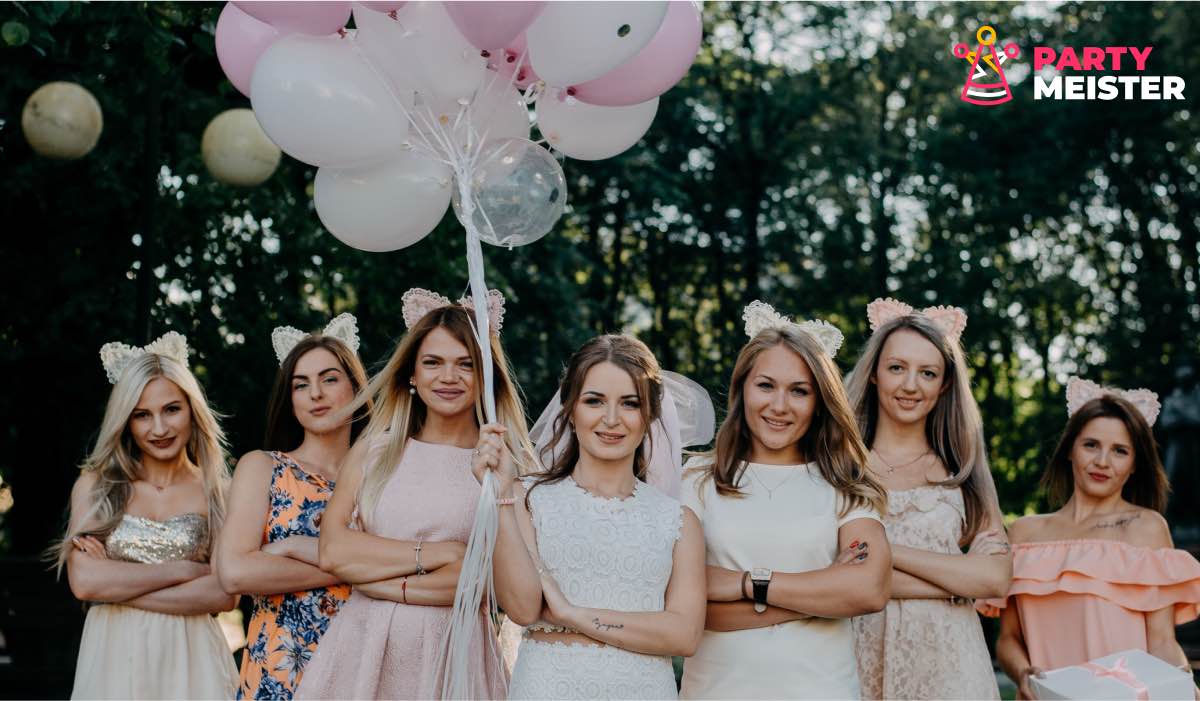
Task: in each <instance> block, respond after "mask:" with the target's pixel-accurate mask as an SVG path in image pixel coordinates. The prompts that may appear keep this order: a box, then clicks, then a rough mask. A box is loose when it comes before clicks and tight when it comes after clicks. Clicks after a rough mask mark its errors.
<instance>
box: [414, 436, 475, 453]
mask: <svg viewBox="0 0 1200 701" xmlns="http://www.w3.org/2000/svg"><path fill="white" fill-rule="evenodd" d="M408 440H410V441H412V442H413V443H417V444H419V445H427V446H429V447H430V448H442V449H445V450H456V451H460V452H464V453H470V452H473V451H474V450H475V449H474V448H460V447H458V446H456V445H453V444H450V443H430V442H429V441H423V440H421V439H420V438H416V437H414V436H409V437H408Z"/></svg>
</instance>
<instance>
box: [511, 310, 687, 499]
mask: <svg viewBox="0 0 1200 701" xmlns="http://www.w3.org/2000/svg"><path fill="white" fill-rule="evenodd" d="M601 363H612V364H613V365H616V366H617V367H619V368H621V369H622V370H624V371H625V372H626V373H628V374H629V377H630V379H632V380H633V386H634V387H635V388H636V390H637V397H638V410H639V413H640V414H641V415H642V428H643V430H645V431H646V435H647V436H649V434H650V424H652V423H653V422H655V421H657V420H658V418H659V417H660V416H662V394H663V379H662V368H661V367H659V365H658V360H656V359H655V357H654V354H653V353H651V352H650V349H649V348H647V347H646V344H645V343H642V342H641V341H639V340H637V339H636V338H633V337H632V336H623V335H617V334H605V335H603V336H597V337H595V338H593V339H592V340H590V341H588V342H587V343H585V344H583V345H582V346H581V347H580V348H579V350H577V351H575V354H574V355H572V356H571V360H570V362H569V363H568V364H567V369H566V371H565V372H564V373H563V376H562V381H561V382H560V383H559V386H558V397H559V400H560V401H561V402H562V408H560V409H559V410H558V415H557V416H555V417H554V422H553V423H552V424H551V426H552V432H551V438H550V443H549V444H550V445H551V446H557V445H560V444H565V447H564V449H563V450H560V451H557V452H556V455H555V457H554V462H553V463H552V464H551V465H550V466H549V467H548V468H546V469H545V470H544V471H543V472H541V473H540V474H538V475H537V479H536V480H534V483H533V484H532V485H530V487H529V490H528V491H527V492H526V493H525V504H526V505H527V506H528V504H529V494H530V493H532V492H533V489H534V487H537V486H538V485H542V484H549V483H553V482H558V481H560V480H562V479H565V478H566V477H568V476H570V475H571V474H572V473H574V472H575V464H576V463H577V462H579V439H578V438H577V437H576V436H575V431H574V430H573V428H572V426H571V414H572V412H574V411H575V405H576V404H577V403H578V402H579V396H580V394H582V393H583V382H584V380H585V379H586V378H587V374H588V372H589V371H590V370H591V369H592V368H594V367H596V366H597V365H599V364H601ZM642 448H643V443H638V447H637V449H636V450H634V452H633V475H634V477H637V478H638V479H640V480H644V479H646V455H647V453H645V452H643V450H642Z"/></svg>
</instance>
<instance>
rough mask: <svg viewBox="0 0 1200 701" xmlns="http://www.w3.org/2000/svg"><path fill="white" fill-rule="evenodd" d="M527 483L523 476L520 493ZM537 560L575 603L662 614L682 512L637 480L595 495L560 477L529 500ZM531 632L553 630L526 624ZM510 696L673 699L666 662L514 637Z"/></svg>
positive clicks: (666, 659) (613, 649) (610, 649)
mask: <svg viewBox="0 0 1200 701" xmlns="http://www.w3.org/2000/svg"><path fill="white" fill-rule="evenodd" d="M532 483H533V480H532V479H528V478H527V479H526V480H525V486H526V488H527V489H528V488H529V485H531V484H532ZM529 503H530V513H531V516H532V517H533V527H534V530H536V532H537V547H538V552H539V554H540V555H541V559H542V563H543V564H544V565H545V566H546V567H547V568H548V569H549V570H550V572H551V573H552V574H553V575H554V579H555V580H556V581H557V582H558V585H559V587H561V588H562V591H563V594H564V595H565V596H566V597H567V600H568V601H570V602H571V603H572V604H574V605H576V606H585V607H588V608H599V609H611V610H614V611H662V610H663V606H664V604H665V595H666V591H667V582H668V581H669V580H670V578H671V563H672V558H673V555H674V552H675V542H676V541H677V540H678V539H679V535H680V528H681V526H682V523H683V510H682V509H683V507H682V506H681V505H680V504H679V502H678V501H676V500H675V499H672V498H671V497H669V496H667V495H666V494H663V493H662V492H660V491H658V490H657V489H655V488H654V487H652V486H650V485H648V484H646V483H644V482H641V481H638V482H637V483H636V485H635V486H634V491H633V495H632V496H630V497H628V498H626V499H603V498H600V497H596V496H593V495H592V494H590V493H588V492H586V491H584V490H583V488H581V487H580V486H579V485H577V484H576V483H575V480H573V479H572V478H570V477H567V478H565V479H563V480H561V481H559V482H557V483H553V484H543V485H540V486H538V487H537V488H536V489H534V490H533V491H532V492H530V496H529ZM529 629H530V630H554V626H551V625H549V624H545V623H541V622H539V623H535V624H533V625H532V626H530V627H529ZM508 697H509V698H510V699H549V698H553V699H667V698H670V699H673V698H675V697H676V690H675V672H674V670H673V668H672V667H671V658H670V657H664V656H656V655H643V654H640V653H636V652H630V651H628V650H622V649H621V648H618V647H613V646H610V645H577V644H572V645H567V644H563V643H547V642H541V641H537V640H532V639H530V638H525V639H524V640H522V641H521V647H520V650H519V651H518V654H517V663H516V666H515V667H514V668H513V674H512V682H511V684H510V685H509V689H508Z"/></svg>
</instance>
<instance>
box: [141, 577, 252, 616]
mask: <svg viewBox="0 0 1200 701" xmlns="http://www.w3.org/2000/svg"><path fill="white" fill-rule="evenodd" d="M238 598H239V597H238V595H237V594H227V593H225V590H224V589H223V588H222V587H221V582H220V581H219V580H218V578H217V575H215V574H208V575H205V576H203V577H198V578H196V579H193V580H191V581H190V582H184V583H183V584H176V585H175V586H173V587H167V588H165V589H159V590H158V591H152V592H150V593H149V594H143V595H141V596H139V597H136V598H133V599H130V600H129V601H125V602H122V603H123V604H124V605H125V606H132V607H134V608H139V609H144V610H146V611H157V612H158V613H173V614H176V615H180V616H191V615H195V614H203V613H220V612H222V611H231V610H233V609H234V608H235V607H236V606H237V601H238Z"/></svg>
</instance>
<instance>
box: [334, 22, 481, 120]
mask: <svg viewBox="0 0 1200 701" xmlns="http://www.w3.org/2000/svg"><path fill="white" fill-rule="evenodd" d="M354 21H355V25H356V26H357V27H358V28H359V36H360V37H361V39H362V40H363V41H364V42H365V43H366V44H367V45H369V46H370V51H371V56H372V58H375V57H376V56H380V57H382V58H381V61H382V63H383V65H381V66H380V68H381V69H382V70H384V71H385V72H386V73H388V74H389V75H395V76H400V78H398V80H401V81H404V82H407V83H408V84H410V85H412V86H413V87H414V88H415V89H416V91H417V92H419V93H421V94H422V95H423V96H424V97H425V99H426V100H427V101H429V102H431V103H437V102H440V101H444V100H447V99H449V100H454V99H458V98H469V97H470V96H471V95H473V94H475V91H476V89H478V88H479V85H480V82H481V81H482V79H483V74H484V72H485V71H486V70H487V60H486V59H484V58H483V56H481V55H480V53H479V49H477V48H475V47H474V46H472V45H471V43H470V42H468V41H467V40H466V38H465V37H463V35H462V33H461V32H459V31H458V27H456V26H454V21H453V20H451V19H450V15H449V14H448V13H447V12H446V8H444V7H442V3H440V2H410V3H408V4H406V5H405V6H404V7H402V8H401V9H400V10H399V11H398V12H397V13H396V19H392V18H391V17H389V16H388V15H385V14H382V13H378V12H372V11H371V10H369V9H367V8H364V7H362V6H361V5H356V6H355V12H354Z"/></svg>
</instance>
